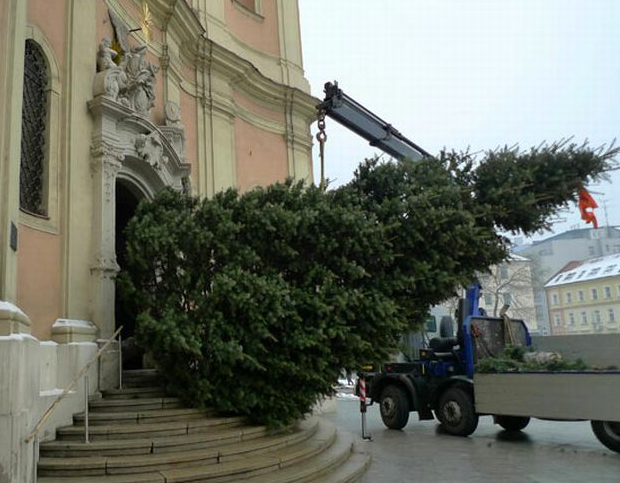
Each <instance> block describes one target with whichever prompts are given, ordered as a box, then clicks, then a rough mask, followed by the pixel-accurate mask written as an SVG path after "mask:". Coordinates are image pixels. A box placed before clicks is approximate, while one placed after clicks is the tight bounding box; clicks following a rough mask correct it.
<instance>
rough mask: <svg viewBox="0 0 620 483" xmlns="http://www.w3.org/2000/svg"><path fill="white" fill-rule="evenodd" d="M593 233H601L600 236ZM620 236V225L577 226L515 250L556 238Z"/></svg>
mask: <svg viewBox="0 0 620 483" xmlns="http://www.w3.org/2000/svg"><path fill="white" fill-rule="evenodd" d="M593 233H596V234H598V233H600V235H599V236H598V237H596V236H595V235H593ZM599 237H600V238H620V227H618V226H602V227H600V228H577V229H575V230H567V231H565V232H562V233H558V234H557V235H552V236H550V237H548V238H544V239H543V240H535V241H532V242H531V243H528V244H525V245H521V246H519V247H516V248H515V251H521V250H527V249H528V248H531V247H533V246H536V245H540V244H541V243H548V242H551V241H556V240H579V239H587V240H588V239H596V238H599Z"/></svg>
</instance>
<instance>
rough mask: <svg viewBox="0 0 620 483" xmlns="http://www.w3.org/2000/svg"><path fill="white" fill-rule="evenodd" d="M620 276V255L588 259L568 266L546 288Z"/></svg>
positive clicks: (552, 278)
mask: <svg viewBox="0 0 620 483" xmlns="http://www.w3.org/2000/svg"><path fill="white" fill-rule="evenodd" d="M618 275H620V253H614V254H613V255H607V256H605V257H597V258H588V259H587V260H582V261H574V262H570V263H568V264H566V265H565V266H564V267H563V268H562V269H561V270H560V271H559V272H557V273H556V274H555V275H554V276H553V277H551V279H550V280H549V281H548V282H547V283H546V284H545V288H549V287H555V286H558V285H565V284H569V283H577V282H586V281H590V280H596V279H599V278H606V277H616V276H618Z"/></svg>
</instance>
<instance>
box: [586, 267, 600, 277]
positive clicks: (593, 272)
mask: <svg viewBox="0 0 620 483" xmlns="http://www.w3.org/2000/svg"><path fill="white" fill-rule="evenodd" d="M600 271H601V267H597V268H593V269H592V270H590V273H588V277H593V276H594V275H596V274H597V273H598V272H600Z"/></svg>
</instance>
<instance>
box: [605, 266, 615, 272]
mask: <svg viewBox="0 0 620 483" xmlns="http://www.w3.org/2000/svg"><path fill="white" fill-rule="evenodd" d="M614 268H616V265H608V266H607V268H605V270H604V271H603V273H611V272H613V271H614Z"/></svg>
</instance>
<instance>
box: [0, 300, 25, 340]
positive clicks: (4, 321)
mask: <svg viewBox="0 0 620 483" xmlns="http://www.w3.org/2000/svg"><path fill="white" fill-rule="evenodd" d="M24 333H25V334H30V319H29V318H28V316H27V315H26V314H25V313H24V312H22V310H21V309H20V308H19V307H18V306H17V305H14V304H12V303H11V302H5V301H3V300H0V336H3V335H11V334H24Z"/></svg>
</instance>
